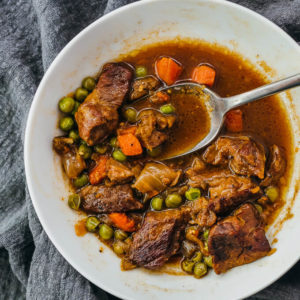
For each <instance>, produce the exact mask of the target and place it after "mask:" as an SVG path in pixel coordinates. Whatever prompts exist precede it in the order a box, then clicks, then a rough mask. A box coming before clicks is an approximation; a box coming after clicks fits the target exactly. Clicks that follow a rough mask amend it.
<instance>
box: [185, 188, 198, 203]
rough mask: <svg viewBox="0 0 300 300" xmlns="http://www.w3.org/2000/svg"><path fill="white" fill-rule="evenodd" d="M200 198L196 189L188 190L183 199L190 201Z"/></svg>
mask: <svg viewBox="0 0 300 300" xmlns="http://www.w3.org/2000/svg"><path fill="white" fill-rule="evenodd" d="M200 197H201V191H200V190H199V189H197V188H190V189H189V190H187V191H186V192H185V198H186V199H188V200H190V201H192V200H196V199H198V198H200Z"/></svg>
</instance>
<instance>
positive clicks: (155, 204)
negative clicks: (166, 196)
mask: <svg viewBox="0 0 300 300" xmlns="http://www.w3.org/2000/svg"><path fill="white" fill-rule="evenodd" d="M163 203H164V200H163V198H161V197H154V198H152V200H151V207H152V208H153V209H154V210H162V207H163Z"/></svg>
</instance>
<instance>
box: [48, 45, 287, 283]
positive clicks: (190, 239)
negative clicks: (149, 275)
mask: <svg viewBox="0 0 300 300" xmlns="http://www.w3.org/2000/svg"><path fill="white" fill-rule="evenodd" d="M178 80H192V81H195V82H198V83H200V84H202V85H206V86H208V87H210V88H211V89H213V90H214V91H216V92H218V93H220V94H222V95H225V96H226V95H232V94H236V93H238V92H241V91H244V90H247V89H250V88H253V87H255V86H257V85H260V84H262V83H263V79H262V78H261V77H260V75H259V74H258V73H256V72H255V71H254V70H253V69H251V68H250V67H249V66H248V65H246V64H244V62H243V61H242V60H241V59H240V58H239V57H238V56H235V55H234V54H232V55H231V56H230V55H226V54H224V53H223V52H222V51H221V49H219V50H218V49H217V50H216V49H214V51H212V48H210V47H209V46H207V45H205V44H201V43H200V44H199V43H198V44H191V43H189V42H186V43H185V44H184V43H180V44H176V43H175V42H169V43H165V44H160V45H153V46H151V47H148V48H145V49H142V50H140V52H138V54H136V55H128V56H127V57H123V58H121V59H120V60H119V61H118V62H111V63H107V64H105V65H104V66H103V67H102V69H101V72H100V75H99V77H98V78H96V77H87V78H85V79H84V80H83V82H82V86H81V87H80V88H78V89H77V90H76V91H75V93H71V94H69V95H68V96H66V97H64V98H62V99H61V100H60V101H59V108H60V110H61V112H62V113H63V116H62V118H61V119H60V121H59V127H60V129H62V130H63V131H64V132H65V134H64V135H62V136H58V137H55V138H54V139H53V148H54V150H55V151H56V152H57V154H58V155H60V156H61V159H62V165H63V169H64V172H65V174H66V175H67V177H68V178H69V179H70V183H71V187H72V189H74V194H71V195H70V196H69V199H68V203H69V206H70V207H71V208H73V209H74V210H81V211H82V212H84V213H86V217H85V218H86V219H85V227H86V230H87V231H90V232H94V233H96V234H97V235H98V236H99V238H100V239H101V240H102V241H103V242H105V243H106V244H107V245H108V246H110V247H111V248H112V249H113V251H114V252H115V253H116V254H117V255H118V256H119V257H121V258H122V267H123V269H127V270H128V269H132V268H136V267H144V268H147V269H159V268H161V267H162V266H163V265H164V264H166V263H168V261H169V260H170V258H174V257H175V258H176V257H177V258H178V261H180V263H181V268H182V270H183V271H184V272H186V273H187V274H193V275H194V276H195V277H196V278H200V277H202V276H204V275H205V274H206V273H207V272H208V270H209V269H210V268H212V269H213V270H214V271H215V272H216V273H217V274H220V273H224V272H226V271H227V270H229V269H231V268H233V267H236V266H240V265H243V264H247V263H250V262H253V261H255V260H257V259H259V258H262V257H264V256H266V255H268V253H269V252H270V250H271V246H270V243H269V242H268V239H267V237H266V234H265V229H266V226H268V225H269V224H270V223H271V222H272V220H273V218H274V216H275V215H276V212H277V211H278V209H279V208H280V207H281V206H282V203H283V202H284V199H283V198H284V193H283V189H284V187H285V186H286V185H287V183H288V181H287V179H288V176H287V174H288V173H287V172H288V165H289V159H290V154H289V153H290V152H289V151H290V145H291V139H290V136H291V135H290V132H289V128H288V122H287V119H286V118H285V115H284V111H283V109H281V107H280V102H279V101H278V100H277V98H274V97H273V98H269V99H266V100H262V101H259V102H256V103H252V104H249V105H246V106H244V107H241V108H240V109H236V110H234V111H231V112H229V113H228V114H227V115H226V120H225V123H224V127H223V129H222V131H221V133H220V134H219V136H218V137H217V138H216V139H215V141H214V142H213V143H212V144H211V145H209V146H208V147H207V148H206V149H203V150H201V151H198V152H196V153H194V154H190V155H187V156H185V157H182V158H179V159H173V160H163V159H162V158H164V157H166V156H167V155H170V154H174V153H179V152H180V151H184V150H185V149H187V148H188V147H192V146H193V145H194V144H195V143H197V142H198V141H199V139H201V138H203V136H205V134H206V133H207V132H208V131H209V114H208V113H207V111H205V105H204V101H205V99H204V98H201V97H200V96H199V95H197V94H195V93H193V92H190V93H189V92H185V94H183V92H182V91H181V92H180V91H175V90H173V89H169V90H168V89H167V90H164V91H161V90H160V88H161V87H166V86H168V85H169V86H170V85H172V84H174V83H175V82H177V81H178ZM273 112H275V113H276V115H274V114H273ZM274 118H276V120H277V119H279V120H280V123H278V122H277V123H276V122H275V121H274ZM283 177H285V178H283Z"/></svg>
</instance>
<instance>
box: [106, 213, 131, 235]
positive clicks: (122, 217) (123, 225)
mask: <svg viewBox="0 0 300 300" xmlns="http://www.w3.org/2000/svg"><path fill="white" fill-rule="evenodd" d="M108 216H109V218H110V219H111V221H112V222H113V223H114V225H115V226H116V227H118V228H120V229H122V230H124V231H128V232H133V231H135V223H134V220H132V219H130V218H128V217H127V215H126V214H124V213H111V214H109V215H108Z"/></svg>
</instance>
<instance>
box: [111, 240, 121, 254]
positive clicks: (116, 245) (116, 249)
mask: <svg viewBox="0 0 300 300" xmlns="http://www.w3.org/2000/svg"><path fill="white" fill-rule="evenodd" d="M113 249H114V252H115V253H116V254H117V255H122V254H123V253H124V247H123V244H122V243H120V242H114V243H113Z"/></svg>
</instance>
